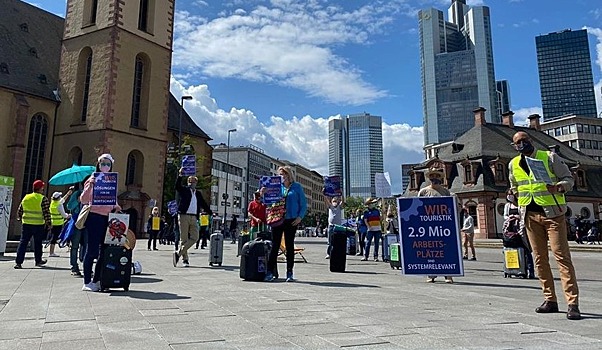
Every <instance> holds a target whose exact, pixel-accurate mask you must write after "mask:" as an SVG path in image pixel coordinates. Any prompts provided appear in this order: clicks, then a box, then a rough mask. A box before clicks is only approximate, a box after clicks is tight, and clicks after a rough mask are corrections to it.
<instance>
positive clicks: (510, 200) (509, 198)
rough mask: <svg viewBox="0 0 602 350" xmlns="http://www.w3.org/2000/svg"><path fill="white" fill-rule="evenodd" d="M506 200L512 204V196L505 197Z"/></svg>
mask: <svg viewBox="0 0 602 350" xmlns="http://www.w3.org/2000/svg"><path fill="white" fill-rule="evenodd" d="M506 199H507V200H508V202H514V196H513V195H511V194H509V195H507V196H506Z"/></svg>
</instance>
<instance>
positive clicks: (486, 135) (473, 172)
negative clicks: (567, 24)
mask: <svg viewBox="0 0 602 350" xmlns="http://www.w3.org/2000/svg"><path fill="white" fill-rule="evenodd" d="M502 119H503V123H502V124H491V123H488V122H486V120H485V114H484V109H483V108H478V109H477V110H475V125H474V127H473V128H471V129H470V130H468V131H467V132H465V133H464V134H462V135H461V136H460V137H458V138H457V139H456V140H454V141H453V142H446V143H443V144H439V145H433V146H430V147H429V149H425V152H426V154H429V155H432V156H430V157H429V158H428V159H427V160H426V161H424V162H422V163H420V164H417V165H415V166H414V167H413V168H412V170H410V171H409V176H410V183H409V186H408V189H406V191H405V192H404V194H403V196H404V197H412V196H417V195H418V191H419V190H420V188H422V187H424V186H427V184H428V180H427V179H426V178H425V171H426V170H427V169H429V168H431V167H435V168H441V169H443V170H444V172H445V186H446V187H448V188H449V189H450V191H451V192H453V193H455V194H456V195H457V196H458V200H459V201H460V202H461V204H462V206H463V207H464V208H466V209H467V210H468V211H469V213H470V215H472V216H473V218H474V219H475V234H476V236H475V237H476V238H499V237H501V236H500V235H501V233H502V225H503V210H504V205H505V204H506V199H505V198H506V191H507V189H508V188H509V187H510V184H509V181H508V163H509V162H510V160H512V158H514V157H515V156H516V155H517V152H516V151H515V150H514V148H513V147H512V146H511V142H512V136H513V135H514V134H515V133H516V132H517V131H524V132H526V133H528V134H529V136H530V137H531V139H532V140H533V142H534V145H535V147H536V148H537V149H540V150H551V151H553V152H556V153H557V154H558V155H559V156H560V157H561V158H562V159H563V160H564V161H565V162H566V164H567V165H568V166H569V168H570V169H571V172H572V173H573V177H574V178H575V187H574V189H573V190H572V191H570V192H568V193H567V194H566V198H567V203H568V208H569V209H568V211H567V213H566V217H567V219H568V220H571V219H573V218H574V217H575V216H576V215H581V216H583V217H584V218H585V219H587V220H599V219H602V217H601V216H600V208H601V205H602V163H601V162H599V161H597V160H595V159H593V158H591V157H589V156H587V155H585V154H583V153H581V152H580V151H578V150H576V149H573V148H571V147H569V146H568V145H566V144H564V143H562V142H560V141H559V140H557V139H555V138H554V137H552V136H550V135H548V134H547V133H544V132H542V131H541V124H540V119H541V117H540V116H539V115H536V114H535V115H531V116H530V117H529V121H530V124H529V126H528V127H520V126H516V125H514V121H513V113H512V112H511V111H510V112H508V113H505V114H504V115H503V118H502Z"/></svg>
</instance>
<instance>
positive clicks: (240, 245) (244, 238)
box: [236, 234, 251, 256]
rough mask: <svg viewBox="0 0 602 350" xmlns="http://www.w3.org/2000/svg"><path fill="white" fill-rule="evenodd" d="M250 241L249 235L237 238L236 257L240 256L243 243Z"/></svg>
mask: <svg viewBox="0 0 602 350" xmlns="http://www.w3.org/2000/svg"><path fill="white" fill-rule="evenodd" d="M250 240H251V235H250V234H246V235H240V236H238V253H236V256H240V252H242V247H243V246H244V245H245V243H247V242H249V241H250Z"/></svg>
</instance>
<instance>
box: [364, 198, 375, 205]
mask: <svg viewBox="0 0 602 350" xmlns="http://www.w3.org/2000/svg"><path fill="white" fill-rule="evenodd" d="M376 202H378V199H376V198H372V197H368V199H366V201H365V202H364V205H370V204H372V203H376Z"/></svg>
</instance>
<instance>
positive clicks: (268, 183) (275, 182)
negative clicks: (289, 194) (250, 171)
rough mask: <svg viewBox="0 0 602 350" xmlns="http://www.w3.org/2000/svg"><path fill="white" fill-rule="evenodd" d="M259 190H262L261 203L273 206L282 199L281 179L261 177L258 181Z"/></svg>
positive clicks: (277, 177)
mask: <svg viewBox="0 0 602 350" xmlns="http://www.w3.org/2000/svg"><path fill="white" fill-rule="evenodd" d="M259 188H264V192H263V202H264V203H265V204H268V205H269V204H274V203H276V202H278V201H279V200H281V199H282V177H281V176H262V177H261V179H260V180H259Z"/></svg>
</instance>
